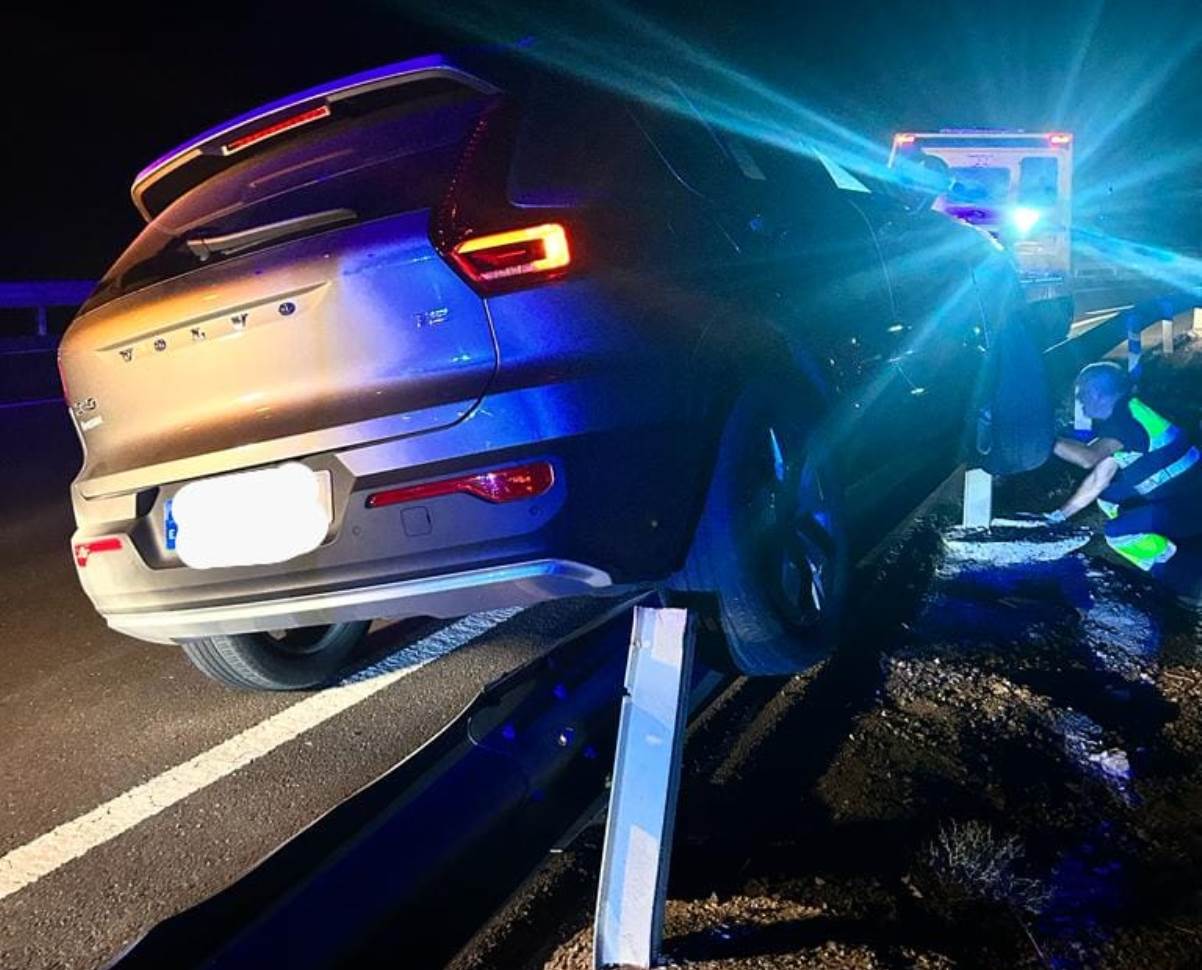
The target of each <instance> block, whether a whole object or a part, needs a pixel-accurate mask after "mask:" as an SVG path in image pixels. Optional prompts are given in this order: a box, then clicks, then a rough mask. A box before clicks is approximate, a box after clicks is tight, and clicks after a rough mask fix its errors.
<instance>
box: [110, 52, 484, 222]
mask: <svg viewBox="0 0 1202 970" xmlns="http://www.w3.org/2000/svg"><path fill="white" fill-rule="evenodd" d="M431 77H445V78H453V79H456V80H459V81H462V82H463V83H464V84H467V85H469V86H470V87H474V88H476V89H477V90H479V91H480V92H481V93H482V94H495V93H497V90H498V89H497V88H496V87H495V86H494V85H492V84H490V83H489V82H487V81H485V80H483V79H481V78H480V77H478V76H476V75H475V74H473V73H470V72H469V71H468V70H467V69H465V68H464V67H462V66H461V65H460V64H458V63H455V62H453V61H452V60H451V59H450V58H448V57H446V56H444V55H441V54H433V55H430V56H427V57H417V58H413V59H412V60H408V61H399V62H397V63H395V64H388V65H386V66H384V67H377V68H373V69H372V70H369V71H363V72H362V73H360V74H353V75H351V76H350V77H344V78H340V79H338V80H335V81H328V82H326V83H325V84H320V85H318V86H316V87H312V88H309V89H308V90H305V91H301V92H299V93H298V94H293V95H289V96H288V97H286V98H281V99H280V100H278V101H273V102H271V103H270V104H266V105H263V106H262V107H259V108H255V109H254V110H253V111H248V112H247V113H246V114H243V115H240V116H238V117H237V118H234V119H233V120H232V121H227V122H225V123H223V124H220V125H217V126H216V127H214V128H210V129H209V130H208V131H206V132H204V133H203V134H200V135H197V136H196V137H195V138H192V139H191V140H189V141H186V142H184V144H182V145H180V146H178V147H176V148H173V149H172V150H171V151H169V152H167V154H165V155H163V156H162V157H161V158H159V159H156V160H155V161H153V162H151V163H150V164H149V165H147V166H146V168H144V169H142V171H140V172H139V173H138V175H137V177H136V178H135V179H134V184H133V186H132V187H131V188H130V195H131V197H132V198H133V203H134V206H135V207H136V208H137V210H138V212H139V213H141V215H142V218H143V219H145V220H146V221H147V222H149V221H150V220H151V219H153V218H154V217H155V216H157V215H158V214H159V213H160V212H162V211H163V209H165V208H166V207H167V206H168V205H170V204H171V203H172V202H174V201H175V199H176V198H178V197H179V195H181V194H182V193H183V191H186V188H185V189H183V190H181V191H180V192H179V193H176V194H174V195H172V194H171V193H170V192H168V193H167V194H166V196H165V197H163V198H153V199H148V198H147V196H148V193H151V190H152V189H153V188H154V187H155V186H156V185H158V184H159V183H160V182H161V180H162V179H163V178H164V177H166V176H168V175H172V174H175V173H179V172H180V171H181V170H182V169H184V168H186V167H188V166H190V165H191V164H193V163H194V162H195V161H196V160H197V159H200V158H203V157H209V158H221V157H223V156H226V155H229V154H231V152H230V151H229V147H228V146H229V145H230V143H232V142H236V141H238V140H239V139H240V138H246V137H247V136H250V135H253V134H255V133H257V132H261V131H262V130H263V129H265V128H270V127H271V126H273V125H276V124H280V123H284V124H287V123H288V122H289V121H290V120H291V119H294V118H295V117H296V116H297V115H302V114H306V113H308V112H311V111H312V112H317V111H318V109H320V108H322V107H323V106H324V107H327V108H328V106H330V105H332V104H335V103H336V102H338V101H341V100H343V99H345V98H348V97H352V96H356V95H361V94H365V93H367V92H369V91H376V90H380V89H382V88H388V87H393V86H396V85H399V84H406V83H409V82H411V81H417V80H421V79H423V78H431Z"/></svg>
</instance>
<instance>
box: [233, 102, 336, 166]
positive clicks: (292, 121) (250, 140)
mask: <svg viewBox="0 0 1202 970" xmlns="http://www.w3.org/2000/svg"><path fill="white" fill-rule="evenodd" d="M328 117H330V106H329V105H325V104H323V105H319V106H318V107H316V108H310V109H309V110H308V111H302V112H301V113H300V114H298V115H292V117H290V118H285V119H284V120H283V121H277V122H274V123H273V124H270V125H268V126H267V127H266V128H260V129H259V130H258V131H252V132H251V133H250V134H249V135H242V136H240V137H238V138H235V139H234V140H233V141H231V142H227V143H226V144H224V145H222V146H221V154H222V155H233V154H234V152H240V151H242V149H244V148H249V147H250V146H251V145H255V144H258V143H259V142H261V141H266V140H267V139H268V138H272V137H274V136H275V135H281V134H283V133H284V132H286V131H291V130H292V129H293V128H299V127H300V126H301V125H307V124H310V123H311V122H314V121H320V120H321V119H322V118H328Z"/></svg>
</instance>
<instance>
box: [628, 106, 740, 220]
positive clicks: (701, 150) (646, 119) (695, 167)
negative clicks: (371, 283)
mask: <svg viewBox="0 0 1202 970" xmlns="http://www.w3.org/2000/svg"><path fill="white" fill-rule="evenodd" d="M660 100H661V103H660V104H656V105H649V104H640V105H639V106H638V107H637V108H636V109H635V114H636V117H637V118H638V121H639V124H640V125H642V127H643V130H644V131H645V132H646V135H647V138H648V139H649V140H650V141H651V143H652V144H653V145H654V146H655V150H656V151H657V152H658V153H659V154H660V156H661V157H662V159H663V161H664V164H665V165H666V166H667V167H668V169H669V170H670V171H671V172H672V174H673V175H675V176H676V178H677V179H678V180H679V181H680V182H681V184H682V185H684V186H685V187H686V188H688V189H690V190H691V191H693V192H695V193H696V194H697V195H700V196H702V197H704V198H706V199H708V200H709V201H711V202H721V201H722V200H724V199H727V198H728V197H729V196H730V195H731V194H732V192H734V191H736V186H737V183H738V182H739V181H740V180H741V179H746V178H755V177H756V175H755V174H754V173H757V172H758V171H759V168H758V165H757V164H756V162H755V160H754V158H753V157H752V156H751V155H750V153H749V151H748V150H747V148H746V147H745V146H743V145H742V144H740V143H737V142H734V141H733V139H727V140H724V138H723V136H722V135H721V134H720V133H717V132H715V131H714V130H713V129H712V128H711V127H710V126H709V125H708V124H707V123H706V122H705V120H704V119H703V118H702V117H701V115H700V114H699V113H698V112H697V109H696V108H695V107H694V106H693V104H692V102H691V101H689V99H688V97H687V96H686V95H685V94H684V93H683V92H682V91H681V90H680V89H679V88H676V87H669V88H665V89H664V90H663V91H662V92H661V93H660ZM732 143H734V144H737V146H738V147H737V148H735V149H734V151H733V152H732V149H731V144H732ZM761 174H762V173H761Z"/></svg>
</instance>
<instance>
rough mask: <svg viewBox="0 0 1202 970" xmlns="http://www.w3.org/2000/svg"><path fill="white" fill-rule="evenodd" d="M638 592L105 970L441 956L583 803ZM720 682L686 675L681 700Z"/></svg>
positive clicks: (607, 764) (611, 731) (612, 721)
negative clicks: (688, 683) (687, 688)
mask: <svg viewBox="0 0 1202 970" xmlns="http://www.w3.org/2000/svg"><path fill="white" fill-rule="evenodd" d="M647 595H649V593H643V594H640V595H637V596H628V597H624V598H622V599H620V600H617V601H616V602H615V605H614V606H612V607H611V608H609V609H607V610H606V611H605V612H604V613H603V614H602V615H601V616H600V617H599V618H597V619H596V620H595V621H593V623H592V624H591V625H589V626H588V627H586V628H583V629H580V630H577V631H575V632H574V633H573V634H572V635H571V636H569V637H568V638H566V639H565V640H563V641H561V642H560V643H558V644H556V645H555V646H553V647H552V648H551V649H550V650H548V651H547V652H546V653H545V654H543V655H542V656H541V657H540V658H539V659H538V660H535V661H533V662H532V663H530V664H528V665H526V666H524V667H522V668H519V669H518V670H516V671H514V672H513V673H511V674H509V675H507V676H506V677H504V678H502V679H501V680H500V681H498V682H497V683H495V684H492V685H490V686H489V687H487V688H485V689H484V691H482V692H481V694H480V695H479V696H478V697H477V698H476V700H475V701H473V702H472V703H471V704H470V705H469V706H468V707H467V708H466V709H465V710H464V711H463V713H462V714H460V715H459V717H457V718H456V719H455V720H454V721H452V722H451V723H450V724H448V725H447V726H446V727H445V728H444V729H443V730H442V731H441V732H440V733H439V734H438V735H436V736H435V737H434V738H432V739H431V740H430V741H428V742H427V743H426V745H425V746H424V747H422V748H420V749H419V750H418V751H417V752H415V753H414V754H413V755H412V756H410V757H409V758H407V759H406V760H405V761H403V762H401V763H400V764H398V765H397V766H396V767H394V768H393V769H391V770H390V771H389V772H387V773H386V774H385V775H383V776H382V777H380V778H379V779H377V780H376V781H375V782H373V783H372V784H370V785H368V786H367V787H365V788H364V789H362V790H361V791H360V792H358V793H357V794H356V795H353V796H352V797H351V798H349V799H347V800H346V801H345V802H343V803H342V804H340V805H338V806H336V807H335V808H334V809H333V810H331V811H330V812H328V813H327V814H326V815H325V816H323V817H321V818H320V819H318V820H317V821H315V822H314V823H313V824H312V825H311V826H309V828H307V829H305V830H304V831H302V832H301V833H300V834H298V835H297V836H295V837H294V838H293V839H291V840H290V841H289V842H287V843H285V844H284V845H283V846H281V847H280V848H279V849H278V850H276V851H275V852H274V853H273V854H271V855H270V856H268V857H267V858H266V859H264V860H263V861H262V862H261V863H260V864H259V865H258V866H257V867H255V868H254V869H253V870H251V871H250V872H248V873H247V874H246V875H244V876H243V877H242V878H241V879H239V880H238V881H237V882H235V883H234V884H232V885H231V886H229V887H228V888H226V889H225V890H223V891H221V892H220V893H218V894H217V895H215V896H213V897H211V898H210V899H208V900H206V901H204V902H202V903H200V904H198V905H197V906H194V907H192V908H191V909H189V910H186V911H184V912H182V913H180V914H178V915H176V916H174V917H171V918H169V919H167V920H165V921H163V922H162V923H160V924H159V925H157V926H155V927H154V928H153V929H151V930H150V931H149V932H148V933H147V934H146V935H145V936H144V937H143V938H142V939H141V940H139V941H138V942H137V943H136V944H134V945H133V946H132V947H131V948H130V949H129V950H127V951H126V953H125V954H123V955H122V956H121V957H119V958H118V959H117V960H116V961H114V963H113V964H111V966H112V967H115V968H117V970H137V968H141V967H147V968H151V967H153V968H159V967H172V968H188V967H202V966H203V967H210V966H216V967H223V968H241V967H247V968H250V967H254V968H260V967H265V966H288V967H290V968H315V967H329V966H344V965H350V966H356V965H372V966H374V965H376V964H378V963H380V962H381V961H382V960H383V959H385V958H387V959H388V961H389V962H390V963H395V964H396V965H399V966H412V967H416V966H422V967H424V966H441V965H442V964H444V963H445V962H446V961H447V960H448V959H449V958H450V957H451V956H453V955H454V953H455V952H456V951H457V950H458V949H459V948H460V947H461V946H462V945H463V944H464V943H465V942H466V940H467V939H468V938H469V937H470V935H471V933H473V932H474V931H475V930H476V929H477V928H478V927H479V926H480V925H481V924H482V923H484V922H485V920H486V919H487V918H488V917H489V916H490V915H491V914H492V913H493V912H495V911H496V909H497V908H498V907H499V906H500V905H501V904H502V903H503V902H504V900H505V899H506V898H507V897H508V896H509V895H510V894H511V893H512V892H513V891H514V890H515V889H516V888H517V886H518V885H519V884H520V883H521V881H522V880H523V879H525V878H526V876H527V875H528V874H529V873H530V872H531V871H533V869H534V868H535V867H536V866H537V865H538V864H539V863H540V862H541V861H542V859H543V858H544V857H545V856H546V853H547V852H548V851H549V850H550V849H551V848H553V847H554V845H555V844H556V843H557V842H558V840H559V839H560V838H561V837H562V836H563V835H564V833H565V832H567V831H569V830H570V829H571V828H572V827H573V825H575V824H576V823H578V822H579V820H580V819H581V818H582V817H586V816H591V815H592V814H593V813H594V812H595V811H596V810H597V808H598V799H599V798H600V797H601V796H602V795H603V793H604V791H605V784H606V777H607V775H608V773H609V770H610V768H611V765H612V759H613V750H614V741H615V737H616V733H617V722H618V712H619V702H620V700H621V697H622V687H623V675H624V671H625V667H626V656H627V646H628V640H629V635H630V616H631V609H632V608H633V607H634V605H635V604H636V603H638V602H640V601H642V600H643V599H645V598H646V596H647ZM707 678H708V680H707ZM720 681H721V678H720V677H718V676H717V675H715V674H714V673H713V672H712V671H706V670H700V671H699V673H698V677H696V678H694V686H695V696H696V697H701V696H702V695H704V694H706V691H707V690H709V689H713V687H714V686H715V685H716V683H720ZM707 685H708V686H707ZM706 696H708V695H706Z"/></svg>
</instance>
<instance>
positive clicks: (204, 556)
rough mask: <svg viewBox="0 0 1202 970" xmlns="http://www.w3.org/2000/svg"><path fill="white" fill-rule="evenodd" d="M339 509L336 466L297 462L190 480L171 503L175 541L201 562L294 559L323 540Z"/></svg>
mask: <svg viewBox="0 0 1202 970" xmlns="http://www.w3.org/2000/svg"><path fill="white" fill-rule="evenodd" d="M333 515H334V510H333V501H332V498H331V488H330V473H329V472H327V471H321V472H315V471H313V469H311V468H307V467H306V466H304V465H302V464H299V463H298V462H290V463H289V464H287V465H280V466H278V467H276V468H265V469H259V470H256V471H250V472H238V473H236V474H233V475H222V476H220V477H219V478H206V479H202V480H201V481H196V482H189V483H188V484H187V485H185V486H184V487H183V488H181V489H180V490H179V491H178V492H176V494H175V497H174V498H172V499H171V502H170V505H169V507H168V509H167V537H168V546H169V547H170V546H172V545H174V547H175V551H176V552H177V553H178V554H179V558H180V560H181V561H182V562H183V563H184V565H186V566H191V567H192V568H193V569H212V568H214V567H218V566H262V565H267V564H270V563H278V562H286V561H287V560H289V559H295V558H296V557H297V556H303V555H304V554H305V553H306V552H312V551H313V550H314V549H316V548H317V547H318V546H319V545H321V543H322V540H323V539H325V537H326V533H327V532H328V531H329V527H330V522H331V521H333Z"/></svg>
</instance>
